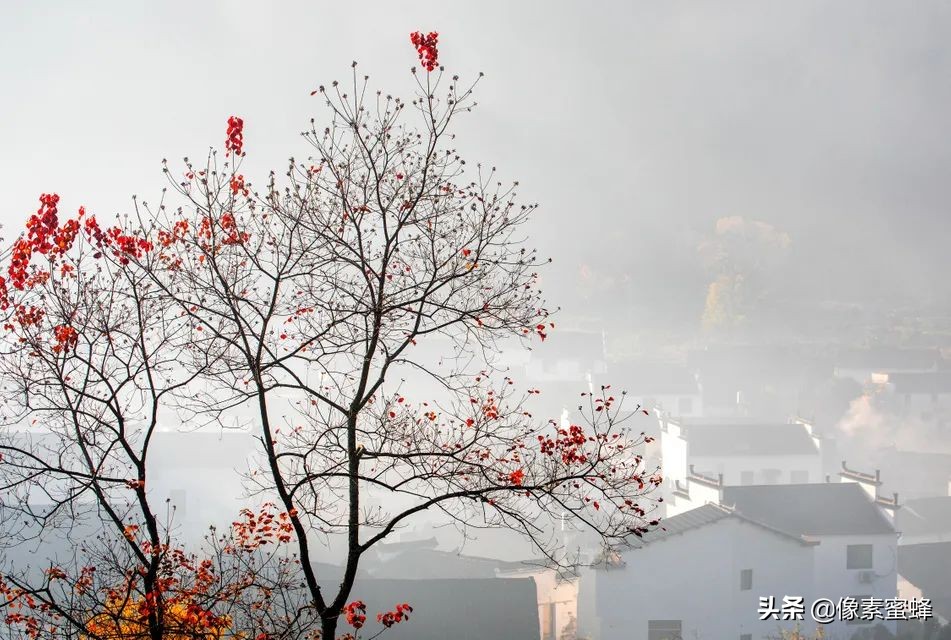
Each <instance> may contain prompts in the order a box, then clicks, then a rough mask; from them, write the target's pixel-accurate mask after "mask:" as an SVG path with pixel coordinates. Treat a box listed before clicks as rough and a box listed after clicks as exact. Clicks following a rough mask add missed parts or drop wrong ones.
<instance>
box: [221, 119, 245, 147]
mask: <svg viewBox="0 0 951 640" xmlns="http://www.w3.org/2000/svg"><path fill="white" fill-rule="evenodd" d="M225 149H226V150H227V151H226V153H225V155H228V154H230V153H234V155H236V156H240V155H241V154H242V150H243V149H244V120H242V119H241V118H239V117H238V116H231V117H230V118H228V139H227V140H225Z"/></svg>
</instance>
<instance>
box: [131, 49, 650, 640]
mask: <svg viewBox="0 0 951 640" xmlns="http://www.w3.org/2000/svg"><path fill="white" fill-rule="evenodd" d="M437 38H438V36H437V34H435V33H430V34H427V35H422V34H418V33H417V34H413V35H412V37H411V40H412V43H413V45H414V46H415V47H416V48H417V51H418V53H419V57H420V62H421V64H422V66H423V69H422V70H414V71H413V73H414V75H415V78H416V83H417V89H418V92H417V96H416V98H415V99H413V100H411V101H409V102H406V101H403V100H401V99H399V98H397V97H394V96H391V95H386V94H384V93H382V92H380V91H375V92H374V91H371V90H370V88H369V84H368V79H367V77H366V76H362V77H361V76H359V75H358V72H357V68H356V64H355V63H354V65H353V73H352V77H351V79H350V80H348V82H347V83H346V87H344V86H343V85H341V84H340V83H338V82H333V83H332V84H330V86H329V87H325V86H321V87H319V88H318V89H317V90H315V92H314V94H312V95H316V96H318V97H320V98H321V99H322V100H323V101H324V102H325V105H326V107H327V116H326V120H322V121H321V123H322V124H318V122H317V121H316V120H315V121H312V126H311V128H310V130H309V131H307V132H305V134H304V138H305V139H306V140H307V142H308V143H309V144H310V145H311V147H312V149H313V152H312V156H311V157H309V158H307V159H306V160H304V161H297V160H291V162H290V164H289V166H288V169H287V171H286V173H285V174H284V175H283V176H281V177H279V176H277V175H275V174H272V175H271V176H270V177H269V178H268V179H267V180H266V181H265V182H264V183H263V184H262V185H261V186H260V188H258V187H257V185H256V184H252V182H251V181H250V180H249V179H248V178H247V177H246V176H245V175H244V174H243V172H242V168H241V167H242V161H243V159H244V157H245V149H244V142H245V140H244V132H245V129H244V127H245V123H244V121H243V120H241V119H240V118H238V117H236V116H235V117H232V118H231V119H230V120H229V128H228V133H227V140H226V145H225V154H224V157H221V156H220V155H219V154H218V153H217V152H212V153H211V154H209V156H208V159H207V162H206V163H205V164H203V165H200V166H196V165H195V164H193V163H191V162H189V161H187V160H186V164H185V167H184V180H181V179H179V178H177V177H173V176H178V175H179V174H178V171H176V170H172V169H167V173H168V175H169V176H170V177H172V180H171V182H172V187H173V190H174V192H176V193H177V196H179V197H180V198H181V199H182V200H183V204H181V205H180V206H169V205H168V203H167V202H165V201H163V203H162V204H161V205H160V206H158V207H148V206H146V205H142V206H141V207H140V208H139V209H138V217H139V218H140V219H142V220H148V221H149V224H150V225H151V226H149V227H148V228H147V229H146V233H147V234H148V236H149V237H150V238H156V239H157V242H156V247H155V250H154V251H151V252H148V253H147V254H145V255H143V256H142V257H141V258H137V259H136V266H137V267H138V268H140V269H141V270H142V271H143V272H144V273H146V274H148V276H149V277H150V278H151V279H152V282H153V283H154V284H153V286H154V287H156V288H157V289H160V290H161V291H162V292H163V294H164V295H165V296H166V297H167V299H168V300H170V301H171V302H172V303H173V304H174V305H176V306H177V308H178V309H179V310H180V313H182V314H184V316H185V317H187V318H188V319H189V321H190V322H191V324H192V329H193V331H192V335H191V337H190V340H191V342H192V344H193V345H195V349H194V350H193V351H192V355H193V356H194V359H193V361H192V362H193V363H194V366H197V367H199V368H200V369H201V370H202V376H203V378H204V379H206V380H208V381H210V383H211V384H212V385H213V387H214V389H215V392H214V393H212V394H208V395H206V396H205V397H204V398H203V401H204V403H205V404H204V405H203V407H202V409H203V411H205V412H207V414H208V415H220V412H222V411H227V410H229V409H230V408H233V407H236V406H239V405H244V406H246V407H253V410H254V412H255V419H254V420H255V422H256V426H257V428H258V429H259V430H260V435H261V442H262V446H263V449H264V453H265V457H266V464H265V468H266V473H264V474H261V475H259V476H258V477H257V481H259V482H260V483H261V485H262V488H263V489H268V490H271V491H272V492H273V494H274V496H275V499H276V501H277V503H278V505H279V508H280V509H281V510H283V511H285V512H287V513H288V514H289V515H290V520H291V523H292V524H293V528H294V533H295V537H294V540H295V544H296V545H297V548H298V553H299V556H300V558H301V561H302V562H301V569H302V571H303V574H304V579H305V582H306V584H307V587H308V589H309V594H310V597H311V602H312V605H313V607H314V609H315V611H316V612H317V614H318V615H319V616H320V618H321V620H322V631H323V637H324V638H333V637H335V635H336V629H337V624H338V618H339V617H340V616H341V615H342V614H346V612H347V611H349V609H348V608H347V607H348V603H350V602H351V600H350V598H351V591H352V587H353V584H354V579H355V577H356V574H357V568H358V566H359V564H360V560H361V557H362V556H363V555H364V554H365V553H366V552H367V550H368V549H370V548H371V547H372V546H373V545H375V544H376V543H378V542H380V541H381V540H383V539H385V538H386V537H387V536H388V535H390V534H391V533H392V532H393V531H394V530H396V529H397V528H399V527H402V526H404V525H406V524H408V523H410V522H411V521H412V519H413V518H414V517H416V516H419V515H420V514H422V513H424V512H426V511H438V512H440V513H441V514H443V516H444V517H445V518H448V519H451V520H455V521H456V522H458V523H460V525H462V526H485V527H499V528H505V529H512V530H516V531H518V532H520V533H521V534H523V535H524V536H527V538H528V539H529V540H531V541H532V542H533V543H534V545H535V547H536V549H537V551H538V553H539V555H541V556H543V557H545V558H547V559H548V560H549V561H551V562H552V563H555V564H563V563H565V562H566V561H567V557H566V555H565V549H564V548H560V545H559V540H558V539H557V537H555V536H553V535H552V534H551V532H550V530H547V529H546V527H545V526H544V525H545V523H546V522H549V521H551V520H552V519H554V518H562V517H565V515H569V516H571V517H573V518H575V519H578V520H580V521H581V522H583V523H584V524H586V525H587V526H588V527H589V528H590V529H591V530H593V531H594V532H596V533H597V534H599V535H600V536H601V538H602V540H603V542H604V543H605V544H608V545H616V544H622V543H624V542H625V541H626V540H627V539H628V538H629V536H631V535H640V534H641V533H643V532H644V531H645V530H646V528H647V527H649V526H650V525H651V524H653V523H654V521H653V518H652V516H650V515H649V511H650V510H651V509H652V508H653V503H652V502H651V501H650V500H649V499H648V501H647V502H646V503H645V502H644V500H643V499H644V498H645V496H646V495H647V494H648V493H649V492H650V490H651V489H652V488H653V487H654V486H656V485H657V483H658V482H659V478H658V476H657V475H656V473H654V472H653V470H649V469H645V468H644V465H643V464H642V461H641V458H640V456H639V455H637V454H636V452H635V448H636V445H637V444H638V443H639V441H640V439H641V438H642V437H643V435H642V434H640V433H639V432H635V433H633V434H631V433H628V430H627V428H626V427H625V426H624V425H623V424H621V422H622V421H621V420H619V416H620V415H621V413H620V411H621V406H620V405H621V394H620V393H618V394H617V397H615V396H613V395H612V393H613V392H612V391H611V390H610V389H609V388H603V389H601V391H600V392H598V393H596V394H594V395H591V396H588V397H585V398H583V404H584V405H585V406H586V407H587V409H588V411H587V415H588V417H589V420H588V423H587V424H584V425H564V426H562V425H560V424H556V423H554V422H546V421H545V420H543V419H535V418H534V417H533V416H531V415H530V413H529V412H528V411H527V410H526V409H525V399H526V398H527V397H529V396H530V395H532V394H534V393H537V390H534V389H529V390H525V391H523V392H519V391H517V390H516V389H517V388H518V387H517V385H516V383H515V381H514V380H512V379H510V378H508V377H505V376H504V373H505V372H503V371H499V370H498V367H495V366H493V362H494V358H493V356H494V355H496V354H498V352H499V349H500V342H501V341H502V340H505V339H507V338H513V337H514V338H519V339H521V340H523V341H529V340H537V341H541V340H544V338H545V336H546V332H548V331H549V330H551V328H552V326H553V325H552V323H551V321H550V318H549V312H548V311H547V310H546V308H545V306H544V303H543V300H542V297H541V292H540V291H539V288H538V278H539V269H540V267H541V266H542V265H543V264H544V263H545V262H547V261H545V260H542V259H540V258H539V257H538V256H537V255H536V253H535V251H533V250H531V249H530V248H529V247H527V246H526V243H525V237H524V229H525V223H526V222H527V221H528V220H529V218H530V216H531V215H532V214H533V212H534V211H535V209H536V206H535V205H534V204H522V203H520V201H519V198H518V195H517V191H516V190H517V186H518V183H511V184H504V183H503V182H502V181H501V180H500V179H499V177H498V175H497V172H496V170H495V169H494V168H487V167H485V166H482V165H476V166H474V167H472V166H470V165H467V164H466V162H465V160H464V159H463V158H462V157H461V155H460V153H459V152H458V151H457V150H456V149H455V147H454V146H453V144H454V134H453V125H454V124H455V122H456V120H457V117H458V116H459V115H461V114H464V113H466V112H469V111H470V110H471V109H472V107H473V106H474V105H475V103H474V101H473V90H474V84H473V85H469V86H463V85H462V84H461V81H460V79H459V78H458V77H457V76H450V75H449V74H447V73H446V72H445V71H444V70H443V68H442V67H440V66H437V65H438V63H437V57H438V52H437V49H436V44H437ZM437 339H441V340H444V341H445V343H446V344H448V345H451V348H449V349H448V351H449V352H448V353H446V354H445V358H444V359H443V360H442V362H441V363H435V362H431V361H427V360H426V359H425V358H423V357H417V356H416V355H414V354H415V353H416V350H417V349H418V348H420V347H422V345H424V344H425V343H427V342H430V343H432V341H435V340H437ZM424 380H428V381H429V382H430V383H432V384H430V385H429V387H426V386H424ZM426 388H432V389H433V396H434V397H420V396H421V394H420V393H419V391H418V390H419V389H426ZM317 533H320V534H324V535H325V536H327V537H330V538H335V537H339V538H341V539H343V540H345V551H344V552H343V557H342V558H341V563H342V565H343V567H344V577H343V580H342V581H341V583H340V584H339V586H338V587H337V588H335V589H333V590H331V591H329V592H328V591H326V590H325V589H324V588H322V587H321V586H320V585H319V582H318V576H317V575H316V574H315V570H314V568H313V564H312V563H311V562H310V559H311V558H312V555H313V550H312V544H313V541H314V539H315V537H316V536H315V534H317ZM382 619H383V618H381V620H382Z"/></svg>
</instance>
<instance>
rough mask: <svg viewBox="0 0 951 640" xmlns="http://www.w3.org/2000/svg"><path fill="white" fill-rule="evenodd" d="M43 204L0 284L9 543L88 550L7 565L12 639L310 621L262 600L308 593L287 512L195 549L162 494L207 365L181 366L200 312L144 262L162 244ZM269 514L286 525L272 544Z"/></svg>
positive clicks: (1, 586) (171, 634)
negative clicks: (187, 403)
mask: <svg viewBox="0 0 951 640" xmlns="http://www.w3.org/2000/svg"><path fill="white" fill-rule="evenodd" d="M40 201H41V206H40V208H39V210H38V211H37V212H36V214H35V215H33V216H31V217H30V218H29V219H28V221H27V223H26V229H25V231H24V233H23V234H22V235H21V236H20V237H19V238H18V239H17V240H16V241H15V242H14V244H13V246H12V248H11V250H10V251H9V253H8V255H6V256H5V258H6V260H5V267H6V269H5V273H4V276H3V277H2V278H0V285H2V286H0V309H2V311H3V315H4V318H3V331H4V333H3V340H2V342H0V344H2V353H0V374H2V380H3V383H2V400H3V405H2V409H3V414H2V415H3V419H4V424H3V428H2V430H0V488H2V492H0V514H2V516H3V517H2V519H0V526H2V528H3V529H2V539H3V542H4V544H5V545H6V546H14V545H17V544H19V545H21V546H24V547H25V546H26V545H29V548H31V549H41V550H42V549H50V548H51V545H50V543H51V542H56V541H59V542H72V543H73V544H75V548H74V549H73V550H72V551H71V552H68V551H66V550H65V549H62V548H60V549H59V550H58V551H59V553H58V554H56V555H55V557H44V556H43V555H37V556H36V559H35V561H34V562H32V563H29V566H25V565H24V564H21V565H20V566H13V567H11V566H6V567H4V568H3V569H2V570H0V609H2V611H3V619H4V620H5V622H6V623H7V625H8V628H9V631H10V633H11V634H22V635H23V636H24V637H29V638H37V637H51V638H76V637H83V638H89V639H96V640H99V639H106V638H127V639H131V638H136V639H142V640H146V639H149V640H159V639H160V638H164V639H166V640H168V639H173V638H174V639H176V640H184V639H186V638H201V639H203V640H211V639H213V638H221V637H223V636H224V634H225V633H226V632H228V633H231V632H237V631H238V630H241V631H244V632H248V633H252V632H256V631H268V632H274V631H275V630H288V629H294V630H295V631H296V630H300V624H299V622H301V620H299V617H300V616H299V614H298V611H299V610H300V608H301V607H300V606H299V605H294V606H293V607H290V608H288V607H281V606H277V604H274V605H273V606H270V607H268V608H267V611H260V612H259V611H256V610H255V609H253V608H252V606H257V605H256V604H255V603H257V604H260V603H261V602H265V603H271V602H272V601H273V598H272V597H271V595H270V594H271V593H279V594H280V596H281V598H282V599H284V602H289V601H290V600H292V599H293V597H294V589H293V584H294V583H293V582H291V581H290V580H289V579H290V578H292V577H293V578H294V579H295V580H296V577H297V573H296V571H293V569H292V566H293V562H292V561H291V560H289V559H281V560H279V559H277V554H275V553H274V552H273V550H272V548H271V547H275V546H276V545H277V544H278V543H283V542H285V541H286V540H287V539H289V534H288V533H287V529H289V525H288V524H287V522H286V520H287V515H286V514H283V515H280V514H278V513H276V512H275V513H267V514H264V515H261V514H256V515H255V514H250V513H249V514H241V515H242V516H243V517H241V518H238V519H237V521H236V525H235V530H234V531H230V530H229V531H223V532H220V533H213V534H211V536H210V537H209V540H208V543H207V545H205V548H204V549H203V550H202V552H201V553H200V554H199V553H195V552H186V551H185V550H184V549H183V548H182V545H181V544H180V542H179V541H178V540H176V539H175V537H174V535H173V527H174V511H173V510H172V509H171V508H170V507H169V505H167V504H165V502H164V501H163V500H158V501H156V497H155V495H154V494H153V493H152V492H150V491H149V488H150V482H149V471H148V470H149V469H150V464H149V452H150V450H151V448H152V447H151V443H152V441H153V436H154V434H155V432H156V429H157V428H158V427H159V425H160V423H161V422H162V421H163V420H167V419H168V413H170V412H174V411H175V410H176V408H175V405H176V402H177V400H176V398H179V399H180V398H181V397H182V396H184V395H186V391H187V390H189V389H191V388H192V386H193V384H194V383H195V382H196V381H197V380H198V379H199V377H200V375H201V373H202V369H201V367H197V366H193V367H192V368H190V369H188V370H184V369H182V368H180V367H178V366H177V362H178V361H179V360H180V359H182V358H183V357H184V356H183V352H182V349H183V346H182V345H184V344H186V342H187V341H186V340H184V339H183V337H184V336H187V335H188V334H189V332H190V329H191V327H190V326H189V324H188V323H187V321H185V320H183V319H180V318H179V317H177V316H176V314H175V313H174V307H173V306H171V301H169V300H168V299H167V298H165V297H163V296H162V295H159V294H160V293H161V292H160V290H159V289H158V288H157V287H155V286H154V285H153V284H151V283H150V281H149V279H148V278H147V277H146V274H144V273H142V272H141V271H137V270H135V269H132V268H130V266H131V265H132V262H131V261H132V260H133V259H135V258H136V257H141V256H143V255H144V254H145V253H146V252H149V251H152V250H153V246H152V243H151V242H150V241H149V240H148V239H146V238H145V237H143V236H142V235H141V234H139V235H136V234H134V233H127V232H126V231H125V230H124V229H123V227H122V226H119V225H116V226H113V227H110V228H100V226H99V224H98V222H97V221H96V218H95V217H94V216H90V215H87V214H86V213H85V211H84V210H83V209H80V211H79V213H78V215H76V216H72V217H68V218H66V219H65V220H63V217H62V216H61V214H60V211H59V197H58V196H57V195H55V194H44V195H43V196H42V197H41V198H40ZM156 502H158V504H156ZM235 516H236V518H237V517H238V516H239V514H235ZM265 519H266V520H267V522H268V523H270V522H271V520H274V519H276V520H275V523H274V525H273V527H268V530H267V531H266V532H265V533H266V534H267V535H264V536H263V537H262V536H261V533H262V532H261V531H259V530H258V529H260V525H261V522H262V520H265ZM70 534H72V535H70ZM275 534H276V535H279V536H281V537H283V538H284V540H280V539H275V538H274V535H275ZM270 543H274V544H273V545H271V544H270ZM269 545H270V547H269ZM60 546H61V547H62V546H64V545H60ZM265 547H268V548H265ZM279 612H283V614H281V613H279ZM281 615H284V619H282V620H275V619H274V618H276V617H280V616H281ZM305 627H306V623H305ZM253 635H254V633H252V636H253ZM293 637H299V636H298V635H297V634H293Z"/></svg>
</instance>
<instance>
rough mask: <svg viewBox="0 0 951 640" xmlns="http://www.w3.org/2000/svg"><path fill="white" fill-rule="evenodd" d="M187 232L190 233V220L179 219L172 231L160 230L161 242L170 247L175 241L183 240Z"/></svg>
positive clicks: (159, 239) (159, 237) (159, 238)
mask: <svg viewBox="0 0 951 640" xmlns="http://www.w3.org/2000/svg"><path fill="white" fill-rule="evenodd" d="M186 233H188V220H179V221H178V222H176V223H175V224H174V225H173V226H172V230H171V231H170V232H169V231H165V230H164V229H162V230H160V231H159V232H158V241H159V244H160V245H162V246H163V247H170V246H172V244H173V243H175V242H178V241H179V240H182V239H183V238H184V237H185V234H186Z"/></svg>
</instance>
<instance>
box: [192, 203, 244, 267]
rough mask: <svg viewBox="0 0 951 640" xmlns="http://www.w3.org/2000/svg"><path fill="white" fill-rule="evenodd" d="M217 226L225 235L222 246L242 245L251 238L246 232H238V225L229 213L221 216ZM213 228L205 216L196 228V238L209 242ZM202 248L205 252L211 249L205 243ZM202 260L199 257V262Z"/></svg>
mask: <svg viewBox="0 0 951 640" xmlns="http://www.w3.org/2000/svg"><path fill="white" fill-rule="evenodd" d="M219 225H221V230H222V231H224V233H225V235H224V237H223V238H221V244H223V245H233V244H244V243H245V242H247V241H248V240H249V239H250V238H251V234H249V233H247V232H246V231H238V223H237V221H236V220H235V218H234V214H233V213H231V212H230V211H229V212H227V213H225V214H223V215H222V216H221V220H219ZM213 226H214V225H213V223H212V220H211V218H209V217H207V216H205V217H204V218H202V219H201V224H200V225H199V227H198V237H199V238H202V239H204V240H211V238H212V236H213ZM202 248H203V249H206V250H207V249H210V248H211V247H210V246H209V245H208V244H207V243H202ZM202 259H203V256H199V260H202Z"/></svg>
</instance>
